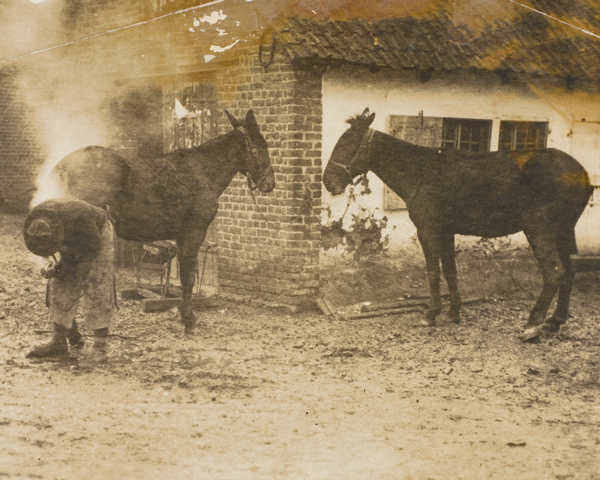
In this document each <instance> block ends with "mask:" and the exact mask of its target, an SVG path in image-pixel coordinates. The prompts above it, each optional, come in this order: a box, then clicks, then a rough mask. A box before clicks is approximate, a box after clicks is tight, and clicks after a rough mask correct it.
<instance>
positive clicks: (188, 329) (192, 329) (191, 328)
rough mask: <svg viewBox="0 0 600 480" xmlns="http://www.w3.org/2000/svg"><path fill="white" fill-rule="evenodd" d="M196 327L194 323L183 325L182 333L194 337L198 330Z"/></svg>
mask: <svg viewBox="0 0 600 480" xmlns="http://www.w3.org/2000/svg"><path fill="white" fill-rule="evenodd" d="M196 327H197V325H196V323H188V324H186V325H185V327H184V329H183V333H185V334H186V335H194V334H195V333H197V332H198V329H197V328H196Z"/></svg>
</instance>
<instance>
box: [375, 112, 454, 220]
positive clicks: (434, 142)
mask: <svg viewBox="0 0 600 480" xmlns="http://www.w3.org/2000/svg"><path fill="white" fill-rule="evenodd" d="M443 122H444V119H443V118H441V117H440V118H438V117H424V116H423V115H417V116H408V115H390V121H389V125H388V132H389V134H390V135H393V136H394V137H396V138H399V139H400V140H404V141H406V142H410V143H414V144H416V145H421V146H423V147H441V145H442V130H443ZM383 180H384V183H385V179H383ZM384 209H385V210H405V209H406V204H405V203H404V200H402V199H401V198H400V197H399V196H398V195H396V194H395V193H394V192H393V191H391V190H390V189H389V188H388V186H387V185H385V186H384Z"/></svg>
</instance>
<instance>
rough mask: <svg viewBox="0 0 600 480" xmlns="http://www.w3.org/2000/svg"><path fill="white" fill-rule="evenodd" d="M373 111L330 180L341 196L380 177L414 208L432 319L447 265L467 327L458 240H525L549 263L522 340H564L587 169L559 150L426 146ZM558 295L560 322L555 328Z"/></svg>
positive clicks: (355, 125) (350, 136)
mask: <svg viewBox="0 0 600 480" xmlns="http://www.w3.org/2000/svg"><path fill="white" fill-rule="evenodd" d="M374 118H375V114H374V113H373V114H369V109H368V108H367V109H366V110H365V111H364V112H363V113H362V114H361V115H360V116H358V117H356V118H352V119H350V120H348V123H349V124H350V128H349V129H348V130H347V131H346V132H345V133H344V134H343V135H342V136H341V137H340V139H339V140H338V142H337V144H336V146H335V148H334V150H333V152H332V154H331V159H330V160H329V163H328V164H327V167H326V169H325V172H324V173H323V182H324V184H325V187H326V188H327V190H328V191H329V192H331V193H332V194H333V195H339V194H341V193H343V192H344V190H345V188H346V186H347V185H348V184H350V183H351V182H352V181H353V179H354V177H356V176H357V175H361V174H364V173H367V172H368V171H372V172H373V173H375V174H376V175H377V176H378V177H379V178H380V179H381V180H382V181H383V182H384V183H385V184H386V185H387V186H388V187H389V188H390V189H392V190H393V191H394V192H396V193H397V194H398V195H399V196H400V197H401V198H402V199H403V200H404V202H405V203H406V206H407V209H408V214H409V216H410V219H411V220H412V222H413V223H414V224H415V226H416V227H417V236H418V238H419V242H420V243H421V247H422V248H423V253H424V254H425V262H426V266H427V277H428V280H429V289H430V293H431V303H430V306H429V309H428V310H427V312H426V315H425V320H426V322H427V324H429V325H435V319H436V317H437V316H438V315H439V313H440V312H441V308H442V303H441V297H440V259H441V263H442V269H443V272H444V277H445V278H446V282H447V283H448V289H449V292H450V312H449V317H450V318H451V319H452V320H453V321H454V322H455V323H459V322H460V305H461V302H460V294H459V292H458V281H457V271H456V260H455V246H454V235H456V234H461V235H477V236H483V237H500V236H505V235H510V234H513V233H517V232H520V231H523V232H524V233H525V235H526V237H527V240H528V242H529V244H530V245H531V248H532V250H533V253H534V255H535V257H536V259H537V261H538V263H539V264H540V267H541V269H542V275H543V279H544V286H543V289H542V292H541V294H540V296H539V298H538V300H537V302H536V303H535V305H534V307H533V309H532V310H531V313H530V315H529V321H528V322H527V324H526V325H525V329H524V331H523V335H522V340H523V341H527V340H531V339H533V338H535V337H537V336H539V335H540V333H541V331H542V330H543V329H546V330H550V331H558V329H559V328H560V325H562V324H563V323H565V322H566V321H567V319H568V315H569V301H570V296H571V288H572V285H573V278H574V276H575V271H574V269H573V265H572V261H571V256H570V254H571V253H576V244H575V224H576V223H577V220H578V219H579V217H580V216H581V213H582V212H583V210H584V209H585V207H586V205H587V203H588V201H589V199H590V196H591V194H592V190H593V189H592V187H591V185H590V181H589V177H588V174H587V172H586V170H585V169H584V168H583V167H582V166H581V165H580V164H579V163H578V162H577V160H575V159H574V158H573V157H571V156H569V155H567V154H566V153H564V152H561V151H559V150H555V149H537V150H516V151H510V152H504V151H503V152H489V153H471V152H465V151H462V150H447V149H440V148H431V147H421V146H418V145H413V144H410V143H408V142H405V141H402V140H399V139H397V138H395V137H392V136H391V135H386V134H385V133H382V132H378V131H375V130H373V129H371V128H370V125H371V123H372V122H373V119H374ZM557 291H558V302H557V305H556V310H555V312H554V314H553V315H552V316H551V317H550V318H549V319H548V320H546V314H547V312H548V309H549V307H550V303H551V302H552V299H553V297H554V295H555V294H556V292H557Z"/></svg>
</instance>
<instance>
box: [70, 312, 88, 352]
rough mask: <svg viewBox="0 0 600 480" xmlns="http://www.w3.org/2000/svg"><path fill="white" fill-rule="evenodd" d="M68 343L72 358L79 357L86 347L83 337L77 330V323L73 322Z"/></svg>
mask: <svg viewBox="0 0 600 480" xmlns="http://www.w3.org/2000/svg"><path fill="white" fill-rule="evenodd" d="M67 342H68V343H69V352H70V354H71V356H72V357H79V354H80V352H81V350H83V347H84V345H85V340H84V339H83V335H81V333H79V330H78V329H77V322H76V321H75V320H73V325H72V326H71V328H69V329H68V330H67Z"/></svg>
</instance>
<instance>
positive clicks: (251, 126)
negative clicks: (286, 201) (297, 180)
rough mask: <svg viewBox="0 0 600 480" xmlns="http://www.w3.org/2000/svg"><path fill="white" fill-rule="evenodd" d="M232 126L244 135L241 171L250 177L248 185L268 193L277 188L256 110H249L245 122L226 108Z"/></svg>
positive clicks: (252, 188) (267, 147)
mask: <svg viewBox="0 0 600 480" xmlns="http://www.w3.org/2000/svg"><path fill="white" fill-rule="evenodd" d="M225 114H226V115H227V118H228V119H229V122H230V123H231V126H232V127H233V128H235V129H236V130H239V131H240V132H241V133H242V135H243V139H244V140H243V141H244V147H242V155H243V157H244V158H243V161H242V166H241V167H240V173H242V174H244V175H246V177H248V186H249V187H250V189H251V190H255V189H257V188H258V189H259V190H260V191H261V192H263V193H268V192H270V191H271V190H273V189H274V188H275V174H274V173H273V167H272V166H271V160H270V159H269V146H268V145H267V141H266V140H265V139H264V138H263V136H262V134H261V133H260V127H259V126H258V124H257V123H256V118H255V117H254V112H252V110H248V113H247V114H246V119H245V121H244V122H240V121H239V120H238V119H237V118H235V117H234V116H233V115H231V113H229V112H228V111H227V110H225Z"/></svg>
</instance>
